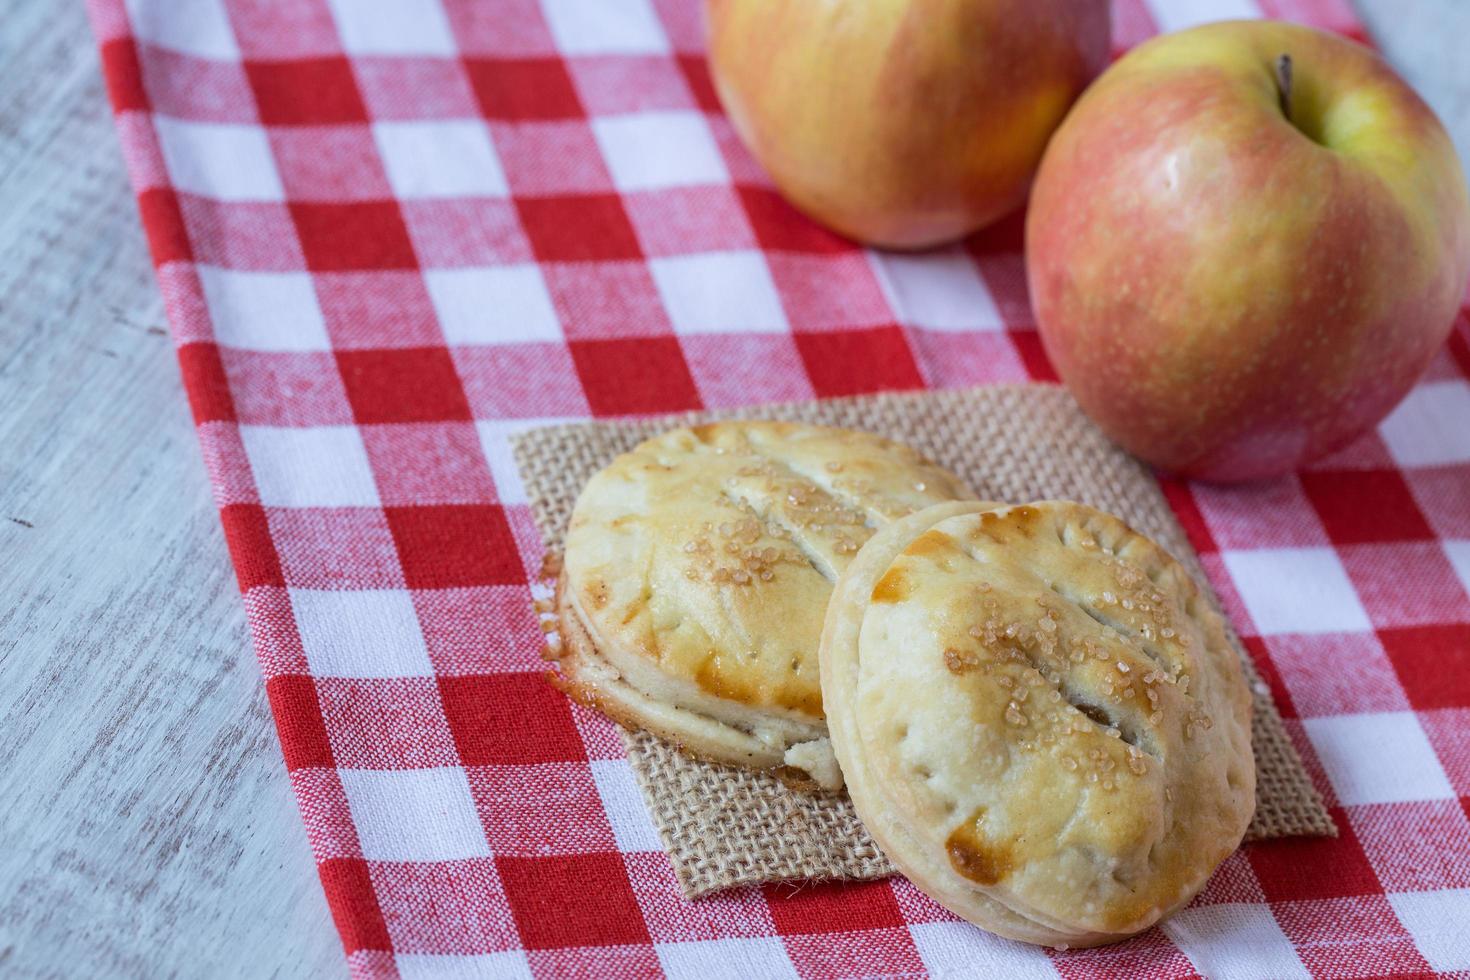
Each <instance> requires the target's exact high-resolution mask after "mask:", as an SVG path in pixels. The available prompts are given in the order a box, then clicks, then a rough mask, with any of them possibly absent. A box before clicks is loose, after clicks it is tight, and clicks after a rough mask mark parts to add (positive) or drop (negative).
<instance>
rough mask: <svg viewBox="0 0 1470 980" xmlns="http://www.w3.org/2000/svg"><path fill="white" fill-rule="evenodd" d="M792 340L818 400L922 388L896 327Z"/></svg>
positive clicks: (800, 335) (840, 332) (843, 331)
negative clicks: (898, 389) (897, 389)
mask: <svg viewBox="0 0 1470 980" xmlns="http://www.w3.org/2000/svg"><path fill="white" fill-rule="evenodd" d="M795 337H796V349H797V350H799V351H800V352H801V359H802V360H803V361H804V362H805V363H806V373H807V376H808V377H810V378H811V380H812V388H813V389H814V390H815V391H816V393H817V396H818V397H819V398H832V397H834V396H837V395H862V394H867V393H869V392H874V391H885V390H888V389H893V388H922V387H924V379H923V378H922V377H921V376H920V375H919V367H918V365H916V364H915V363H914V356H913V354H912V353H910V351H909V345H908V341H906V340H905V339H904V336H903V331H902V330H900V329H899V328H898V327H877V328H874V329H871V330H838V331H833V332H831V333H797V334H796V335H795Z"/></svg>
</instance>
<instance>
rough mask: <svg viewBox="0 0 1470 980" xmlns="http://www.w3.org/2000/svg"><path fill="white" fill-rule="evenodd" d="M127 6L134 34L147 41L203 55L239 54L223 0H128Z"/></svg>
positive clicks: (223, 55)
mask: <svg viewBox="0 0 1470 980" xmlns="http://www.w3.org/2000/svg"><path fill="white" fill-rule="evenodd" d="M127 10H128V20H130V21H132V25H133V36H134V37H136V38H137V39H138V40H139V41H142V42H144V43H146V44H152V45H154V46H156V47H160V48H168V49H169V50H171V51H181V52H183V53H184V54H192V55H196V56H198V57H200V58H216V59H222V60H230V59H234V58H238V57H239V56H240V46H239V45H238V44H236V43H235V32H234V30H233V29H231V27H230V18H229V17H228V16H227V15H226V14H225V6H224V4H223V3H222V2H221V0H188V2H186V3H156V2H154V0H127Z"/></svg>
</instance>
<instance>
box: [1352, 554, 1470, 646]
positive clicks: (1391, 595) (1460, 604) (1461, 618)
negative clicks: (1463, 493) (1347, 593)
mask: <svg viewBox="0 0 1470 980" xmlns="http://www.w3.org/2000/svg"><path fill="white" fill-rule="evenodd" d="M1337 554H1338V557H1339V558H1341V559H1342V566H1343V568H1345V569H1346V570H1347V574H1348V578H1350V579H1351V580H1352V583H1353V589H1354V590H1355V591H1356V592H1357V593H1358V598H1359V599H1360V600H1361V601H1362V603H1363V609H1364V610H1365V611H1366V612H1367V613H1368V618H1369V619H1370V620H1372V621H1373V625H1374V626H1376V627H1378V628H1379V629H1384V628H1387V627H1401V626H1432V625H1435V624H1438V623H1470V593H1467V592H1466V591H1465V583H1464V582H1462V581H1461V580H1460V576H1459V575H1458V574H1457V573H1456V571H1455V567H1454V566H1453V565H1451V564H1450V560H1449V557H1448V556H1447V555H1446V554H1445V550H1444V548H1443V546H1441V544H1440V543H1439V542H1438V541H1395V542H1385V543H1383V544H1354V545H1346V546H1342V547H1339V548H1338V549H1337Z"/></svg>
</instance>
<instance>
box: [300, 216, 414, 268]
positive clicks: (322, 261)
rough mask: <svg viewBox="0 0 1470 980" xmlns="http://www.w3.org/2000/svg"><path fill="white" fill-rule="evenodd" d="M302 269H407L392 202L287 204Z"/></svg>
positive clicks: (407, 247)
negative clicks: (303, 263)
mask: <svg viewBox="0 0 1470 980" xmlns="http://www.w3.org/2000/svg"><path fill="white" fill-rule="evenodd" d="M291 218H292V219H293V220H294V221H295V223H296V233H297V235H299V236H300V237H301V250H302V252H303V253H304V254H305V256H306V267H307V268H308V269H312V270H313V271H317V272H341V271H348V270H352V269H413V268H416V267H417V266H418V259H417V258H416V257H415V256H414V252H413V243H412V242H410V241H409V239H408V226H406V225H405V224H404V223H403V215H402V214H401V213H400V212H399V210H398V205H397V204H396V203H395V202H393V201H356V202H353V203H350V204H335V203H334V204H324V203H302V202H292V203H291Z"/></svg>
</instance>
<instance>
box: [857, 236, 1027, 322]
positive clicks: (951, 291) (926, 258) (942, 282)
mask: <svg viewBox="0 0 1470 980" xmlns="http://www.w3.org/2000/svg"><path fill="white" fill-rule="evenodd" d="M868 255H869V258H870V259H871V260H872V262H873V264H874V265H875V266H876V267H877V269H878V278H879V281H881V282H883V283H884V284H885V285H886V286H887V288H888V299H889V301H890V302H891V303H892V304H893V308H894V309H895V310H896V311H897V312H898V315H899V319H900V320H901V321H902V322H904V323H907V324H909V325H910V326H915V327H923V328H924V329H927V330H957V331H959V330H1004V329H1005V321H1004V320H1002V319H1001V316H1000V311H999V310H997V309H996V308H995V300H994V299H993V298H991V295H990V290H988V289H986V288H985V283H984V282H982V281H981V279H980V272H979V270H978V269H976V268H975V262H974V260H973V259H971V258H970V256H969V255H968V254H966V253H965V251H964V250H963V249H961V248H959V247H957V246H956V247H951V248H946V249H943V250H941V251H938V252H928V253H925V254H923V255H898V254H891V253H880V252H869V253H868Z"/></svg>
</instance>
